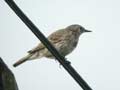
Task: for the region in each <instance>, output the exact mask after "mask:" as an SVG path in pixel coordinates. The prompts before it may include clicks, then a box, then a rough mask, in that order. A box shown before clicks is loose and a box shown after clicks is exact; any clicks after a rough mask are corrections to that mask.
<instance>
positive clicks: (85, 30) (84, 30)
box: [84, 29, 92, 32]
mask: <svg viewBox="0 0 120 90" xmlns="http://www.w3.org/2000/svg"><path fill="white" fill-rule="evenodd" d="M84 32H92V31H90V30H86V29H85V30H84Z"/></svg>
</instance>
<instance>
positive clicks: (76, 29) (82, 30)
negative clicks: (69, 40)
mask: <svg viewBox="0 0 120 90" xmlns="http://www.w3.org/2000/svg"><path fill="white" fill-rule="evenodd" d="M67 30H71V31H72V32H73V33H76V34H77V35H81V34H82V33H85V32H92V31H90V30H87V29H85V28H84V27H82V26H81V25H78V24H73V25H70V26H68V27H67Z"/></svg>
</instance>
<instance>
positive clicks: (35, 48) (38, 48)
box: [28, 43, 45, 53]
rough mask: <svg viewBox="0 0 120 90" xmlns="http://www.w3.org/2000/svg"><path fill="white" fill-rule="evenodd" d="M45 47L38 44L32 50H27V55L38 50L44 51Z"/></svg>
mask: <svg viewBox="0 0 120 90" xmlns="http://www.w3.org/2000/svg"><path fill="white" fill-rule="evenodd" d="M44 48H45V46H44V45H43V44H42V43H39V44H38V45H37V46H36V47H34V48H33V49H31V50H29V51H28V53H35V52H37V51H39V50H42V49H44Z"/></svg>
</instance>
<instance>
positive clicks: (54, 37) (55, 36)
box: [28, 29, 65, 53]
mask: <svg viewBox="0 0 120 90" xmlns="http://www.w3.org/2000/svg"><path fill="white" fill-rule="evenodd" d="M64 32H65V30H64V29H61V30H58V31H56V32H54V33H52V34H51V35H50V36H48V40H49V41H50V42H51V43H52V44H53V45H54V44H55V43H58V42H60V41H62V40H63V36H64ZM44 48H45V46H44V45H43V44H42V43H40V44H38V46H36V47H35V48H33V49H32V50H30V51H28V53H35V52H37V51H39V50H42V49H44Z"/></svg>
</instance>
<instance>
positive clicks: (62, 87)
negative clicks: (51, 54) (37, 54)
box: [0, 0, 120, 90]
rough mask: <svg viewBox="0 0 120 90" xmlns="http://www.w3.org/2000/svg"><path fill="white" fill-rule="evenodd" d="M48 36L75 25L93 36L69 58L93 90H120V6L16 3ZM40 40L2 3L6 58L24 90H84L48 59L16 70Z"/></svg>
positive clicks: (45, 0) (114, 0) (87, 1)
mask: <svg viewBox="0 0 120 90" xmlns="http://www.w3.org/2000/svg"><path fill="white" fill-rule="evenodd" d="M15 1H16V3H17V4H18V5H19V6H20V8H21V9H22V10H23V11H24V12H25V13H26V15H27V16H28V17H29V18H30V19H31V20H32V21H33V22H34V23H35V25H36V26H37V27H38V28H39V29H40V30H41V31H42V32H43V33H44V34H45V35H46V36H48V35H49V34H50V33H52V32H54V31H56V30H57V29H60V28H64V27H66V26H68V25H71V24H80V25H82V26H84V27H85V28H86V29H90V30H92V31H93V32H92V33H86V34H83V35H82V36H81V37H80V41H79V44H78V47H77V48H76V49H75V50H74V51H73V52H72V54H70V55H68V56H67V59H68V60H70V61H71V62H72V66H73V67H74V68H75V69H76V70H77V72H79V74H80V75H81V76H82V77H83V78H84V80H85V81H87V83H88V84H89V85H90V86H91V87H92V88H93V90H120V85H119V84H120V70H119V69H120V41H119V39H120V25H119V24H120V1H119V0H15ZM38 43H39V40H38V39H37V38H36V37H35V36H34V35H33V34H32V33H31V31H30V30H29V29H28V28H27V27H26V26H25V25H24V24H23V22H22V21H21V20H20V19H19V18H18V17H17V16H16V15H15V13H14V12H13V11H12V10H11V9H10V8H9V7H8V5H7V4H6V3H5V2H4V0H0V57H2V58H3V59H4V60H5V62H6V64H7V65H8V66H9V67H10V69H11V70H12V71H13V72H14V75H15V77H16V80H17V83H18V86H19V89H20V90H82V89H81V88H80V87H79V85H78V84H77V83H76V82H75V81H74V80H73V78H72V77H71V76H70V75H69V74H68V73H67V72H66V71H65V70H64V68H63V67H61V68H59V63H57V62H56V61H54V60H50V59H46V58H42V59H41V60H39V59H37V60H35V61H30V62H26V63H25V64H23V65H21V66H19V67H17V68H14V67H13V66H12V64H13V63H14V62H16V61H17V60H18V59H20V58H21V57H22V56H24V55H26V52H27V51H28V50H30V49H31V48H33V47H34V46H36V45H37V44H38Z"/></svg>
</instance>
